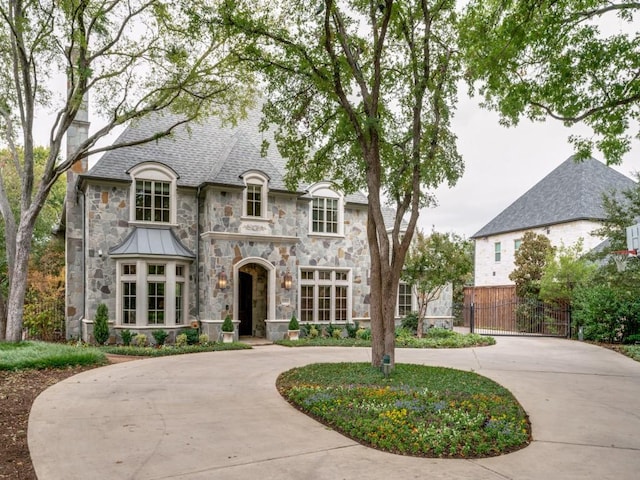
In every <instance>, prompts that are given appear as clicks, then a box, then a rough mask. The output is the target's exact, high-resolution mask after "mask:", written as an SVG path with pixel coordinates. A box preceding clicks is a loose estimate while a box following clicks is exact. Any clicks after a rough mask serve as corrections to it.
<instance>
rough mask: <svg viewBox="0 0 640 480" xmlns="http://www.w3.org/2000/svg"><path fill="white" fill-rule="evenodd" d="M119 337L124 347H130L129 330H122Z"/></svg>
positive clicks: (130, 334) (130, 336)
mask: <svg viewBox="0 0 640 480" xmlns="http://www.w3.org/2000/svg"><path fill="white" fill-rule="evenodd" d="M120 336H121V337H122V343H123V344H124V346H125V347H128V346H129V345H131V339H132V338H133V333H131V330H129V329H125V330H122V332H120Z"/></svg>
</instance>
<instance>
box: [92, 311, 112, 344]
mask: <svg viewBox="0 0 640 480" xmlns="http://www.w3.org/2000/svg"><path fill="white" fill-rule="evenodd" d="M93 338H95V340H96V343H97V344H98V345H104V344H105V343H107V340H109V309H108V308H107V306H106V305H105V304H104V303H101V304H100V305H98V310H97V311H96V317H95V319H94V320H93Z"/></svg>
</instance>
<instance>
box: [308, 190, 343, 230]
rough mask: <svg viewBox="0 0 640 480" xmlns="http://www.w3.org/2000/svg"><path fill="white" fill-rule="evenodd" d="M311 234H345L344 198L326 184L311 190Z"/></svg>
mask: <svg viewBox="0 0 640 480" xmlns="http://www.w3.org/2000/svg"><path fill="white" fill-rule="evenodd" d="M309 195H310V196H311V197H312V198H311V202H310V205H309V232H310V233H311V234H315V235H343V234H344V198H343V196H342V195H340V194H338V193H337V192H335V191H334V190H332V189H331V188H330V184H328V183H326V182H322V183H318V184H316V185H314V186H313V187H311V188H310V189H309Z"/></svg>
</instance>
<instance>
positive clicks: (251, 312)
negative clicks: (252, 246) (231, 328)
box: [234, 258, 275, 338]
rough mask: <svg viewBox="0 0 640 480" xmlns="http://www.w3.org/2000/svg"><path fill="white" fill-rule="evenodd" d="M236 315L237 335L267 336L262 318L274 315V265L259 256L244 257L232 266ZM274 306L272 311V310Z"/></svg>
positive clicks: (264, 319)
mask: <svg viewBox="0 0 640 480" xmlns="http://www.w3.org/2000/svg"><path fill="white" fill-rule="evenodd" d="M234 270H235V273H234V277H235V278H237V279H238V282H236V284H235V288H236V292H235V295H234V298H235V299H236V302H235V311H236V312H237V315H236V317H237V318H238V320H240V325H239V327H238V333H239V334H240V336H254V337H263V338H264V337H266V333H267V329H266V323H265V321H266V320H267V319H268V318H273V315H274V313H275V310H274V309H275V305H274V300H273V299H274V295H275V290H274V287H273V286H274V283H275V268H274V267H273V265H272V264H271V263H269V262H267V261H265V260H264V259H262V258H246V259H244V260H242V261H241V262H238V263H237V264H236V265H235V266H234ZM272 310H273V311H272Z"/></svg>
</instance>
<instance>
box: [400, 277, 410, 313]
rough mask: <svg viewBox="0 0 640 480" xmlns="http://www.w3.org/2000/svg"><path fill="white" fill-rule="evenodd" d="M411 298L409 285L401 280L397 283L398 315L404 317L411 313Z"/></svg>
mask: <svg viewBox="0 0 640 480" xmlns="http://www.w3.org/2000/svg"><path fill="white" fill-rule="evenodd" d="M411 298H412V296H411V285H409V284H407V283H402V282H401V283H400V284H399V285H398V316H400V317H405V316H407V315H409V314H410V313H411V311H412V305H411Z"/></svg>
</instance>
